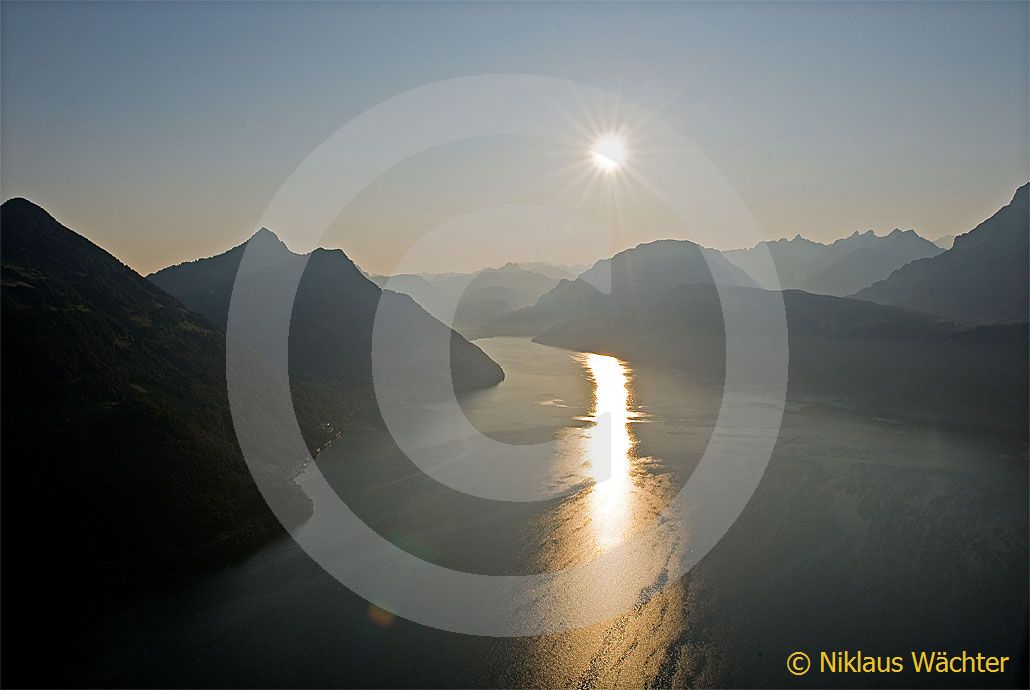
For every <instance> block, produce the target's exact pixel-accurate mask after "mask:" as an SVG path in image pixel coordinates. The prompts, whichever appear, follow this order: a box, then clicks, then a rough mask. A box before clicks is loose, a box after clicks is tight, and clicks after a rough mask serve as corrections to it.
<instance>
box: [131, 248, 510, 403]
mask: <svg viewBox="0 0 1030 690" xmlns="http://www.w3.org/2000/svg"><path fill="white" fill-rule="evenodd" d="M250 243H253V244H250ZM248 245H249V246H250V247H251V248H252V251H253V252H254V255H255V258H256V260H255V263H254V264H253V270H254V271H256V272H258V275H257V276H256V277H255V279H254V280H252V281H248V285H249V288H250V289H252V290H256V291H257V293H256V294H255V295H253V297H254V299H253V301H252V302H253V303H254V304H260V305H265V304H272V303H274V302H275V301H276V300H277V299H279V297H278V296H279V295H281V294H285V285H286V284H287V283H288V276H289V274H290V273H291V272H292V271H293V270H299V267H301V266H303V269H304V273H303V276H302V278H301V280H300V284H299V286H298V287H297V294H296V300H295V301H294V303H293V311H292V319H291V323H290V347H289V358H290V373H291V379H292V380H293V381H294V383H295V384H296V383H297V382H298V381H300V382H302V383H303V384H305V385H306V386H307V388H308V389H309V390H312V391H315V392H317V397H318V399H319V401H320V404H321V405H322V406H324V407H326V408H328V409H331V410H338V409H341V407H342V408H344V409H346V408H349V407H350V406H351V404H350V403H351V401H353V400H364V401H365V404H366V405H367V406H372V405H373V404H374V399H373V397H372V361H371V355H372V327H373V322H374V319H375V315H376V309H377V307H378V306H379V304H380V298H382V299H383V300H386V305H385V306H389V307H392V308H394V309H395V313H396V314H397V315H398V316H399V319H400V322H401V323H400V324H399V325H398V328H400V334H399V337H398V339H397V340H396V341H394V342H392V343H391V344H390V349H391V350H392V351H393V350H395V348H400V349H402V350H403V353H402V354H403V356H399V357H398V358H397V359H398V360H399V362H401V363H400V364H399V366H404V367H409V368H410V369H411V371H412V372H421V373H423V374H424V375H423V376H420V377H419V381H420V385H419V386H417V387H413V388H412V389H411V390H407V391H398V393H399V394H401V395H407V396H414V397H431V396H433V395H437V394H439V393H440V392H443V390H444V388H445V387H446V386H451V385H453V387H454V389H455V390H459V391H461V390H470V389H475V388H483V387H487V386H492V385H494V384H496V383H498V382H499V381H501V380H502V379H503V378H504V373H503V372H502V371H501V369H500V367H498V366H497V365H496V364H495V363H494V362H493V361H491V360H490V358H489V357H487V356H486V355H485V354H483V352H482V351H481V350H480V349H479V348H478V347H476V346H475V345H473V344H471V343H469V342H468V341H467V340H465V339H464V338H462V337H461V336H460V335H458V334H457V333H454V332H453V331H450V336H449V337H450V340H451V368H452V373H453V382H452V380H451V378H450V377H449V376H448V372H431V373H432V374H434V375H435V374H438V375H435V376H434V377H433V378H432V381H431V385H429V386H427V385H425V382H426V380H427V375H426V373H425V372H424V371H423V362H424V361H425V359H426V357H427V356H428V353H427V351H426V347H425V343H426V341H427V340H430V339H432V338H433V336H434V335H437V334H440V333H442V332H445V331H447V330H448V329H447V327H446V326H444V325H443V324H442V323H440V322H439V321H437V320H436V319H434V318H433V317H432V316H430V315H429V314H427V313H426V312H425V310H424V309H422V308H421V307H420V306H419V305H418V304H416V303H415V302H414V301H413V300H412V299H411V298H410V297H408V296H407V295H401V294H398V293H395V292H391V291H383V290H381V289H380V288H379V287H378V286H377V285H375V284H374V283H373V282H372V281H370V280H369V279H368V278H366V277H365V276H364V275H363V274H362V273H361V271H360V270H359V269H358V268H357V267H356V266H355V265H354V263H353V262H352V261H351V260H350V259H349V258H348V257H347V255H346V254H344V253H343V252H342V251H340V250H339V249H333V250H329V249H316V250H315V251H314V252H312V253H311V254H310V255H307V256H304V255H299V254H294V253H293V252H291V251H290V250H289V249H287V247H286V245H284V244H283V243H282V242H281V241H280V240H279V239H278V238H277V237H276V236H275V235H274V234H273V233H271V232H270V231H268V230H266V229H262V230H260V231H258V232H257V233H256V234H255V235H254V236H253V237H252V238H251V239H250V240H249V241H248V243H245V244H242V245H239V246H238V247H234V248H233V249H230V250H229V251H227V252H225V253H223V254H219V255H218V256H214V257H211V258H206V259H198V260H196V261H192V262H188V263H184V264H179V265H177V266H172V267H170V268H166V269H164V270H161V271H158V272H157V273H154V274H152V275H151V276H149V279H150V280H151V281H153V282H154V283H155V284H156V285H158V286H160V287H162V288H164V289H166V290H168V291H169V292H170V293H172V294H173V295H175V296H176V297H178V298H179V299H181V300H182V301H183V303H185V304H186V305H187V306H189V307H191V308H193V309H196V310H197V311H199V312H201V313H203V314H205V315H206V316H208V317H209V318H211V319H212V320H213V321H214V322H215V323H217V324H219V326H221V327H223V328H224V326H225V323H226V320H227V318H228V311H229V299H230V297H231V295H232V290H233V285H234V283H235V281H236V273H237V270H238V269H239V266H240V261H241V259H242V258H243V252H244V251H245V250H246V249H247V248H248ZM304 262H306V265H305V263H304ZM238 316H239V318H240V320H241V324H244V325H245V324H247V323H255V324H259V323H261V322H262V319H264V318H265V316H266V315H265V313H264V307H260V308H257V309H256V310H255V311H254V312H253V313H240V314H239V315H238ZM250 345H251V346H252V347H254V348H255V349H257V350H258V351H259V352H260V351H263V348H262V345H261V344H260V343H250ZM294 388H295V394H296V385H295V386H294ZM337 416H339V415H337ZM327 421H328V422H331V421H332V417H330V418H328V419H327Z"/></svg>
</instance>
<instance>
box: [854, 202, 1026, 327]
mask: <svg viewBox="0 0 1030 690" xmlns="http://www.w3.org/2000/svg"><path fill="white" fill-rule="evenodd" d="M1028 196H1030V192H1028V185H1023V186H1022V187H1020V188H1019V189H1018V190H1016V193H1015V195H1014V196H1013V198H1012V201H1011V202H1010V203H1009V204H1008V205H1007V206H1005V207H1004V208H1002V209H1001V210H999V211H998V212H997V213H995V214H994V215H993V216H991V217H990V218H988V219H987V220H985V221H984V222H983V223H981V224H980V225H978V226H976V227H975V228H973V229H972V230H971V231H969V232H967V233H966V234H964V235H960V236H958V237H956V238H955V243H954V246H952V248H951V249H949V250H948V251H946V252H944V253H942V254H940V255H938V256H934V257H933V258H929V259H923V260H921V261H914V262H912V263H910V264H908V265H907V266H904V267H902V268H900V269H898V270H897V271H896V272H894V273H892V274H891V275H890V277H888V278H887V279H886V280H883V281H881V282H878V283H876V284H875V285H872V286H870V287H868V288H865V289H864V290H860V291H858V292H856V293H855V297H857V298H858V299H865V300H869V301H871V302H878V303H880V304H893V305H897V306H902V307H907V308H909V309H916V310H919V311H925V312H928V313H930V314H939V315H940V316H945V317H948V318H952V319H959V320H962V321H968V322H971V323H1001V322H1024V321H1027V318H1028V317H1027V306H1028V305H1027V256H1028V253H1027V250H1028V244H1027V233H1028V228H1030V214H1028V203H1027V201H1028Z"/></svg>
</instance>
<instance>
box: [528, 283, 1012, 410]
mask: <svg viewBox="0 0 1030 690" xmlns="http://www.w3.org/2000/svg"><path fill="white" fill-rule="evenodd" d="M782 296H783V306H784V309H785V314H786V319H787V331H788V347H789V358H790V360H789V375H788V379H789V380H788V398H789V399H792V400H812V401H819V402H823V403H827V404H831V405H835V406H840V407H846V408H852V409H858V410H861V411H865V412H868V413H871V414H875V415H881V416H894V417H899V418H911V419H924V420H930V421H937V422H941V421H946V422H950V423H955V424H960V425H966V424H969V425H984V426H1005V427H1011V428H1021V427H1022V426H1023V425H1025V422H1026V416H1027V383H1026V382H1027V375H1028V367H1027V344H1028V341H1027V325H1026V324H1018V325H1010V326H1001V327H980V328H971V327H970V326H969V325H968V324H963V323H960V322H954V321H949V320H946V319H941V318H939V317H935V316H931V315H927V314H921V313H919V312H913V311H909V310H906V309H900V308H897V307H887V306H881V305H876V304H872V303H869V302H863V301H861V300H854V299H846V298H839V297H832V296H825V295H812V294H809V293H806V292H802V291H799V290H787V291H785V292H784V293H782ZM721 297H722V298H723V299H728V300H733V301H735V302H736V303H737V304H738V305H742V306H743V307H744V308H746V309H749V310H752V311H753V312H754V313H755V314H756V318H755V319H754V321H753V323H749V324H744V328H745V332H744V333H742V334H739V335H740V337H744V338H749V339H753V338H762V337H764V333H763V332H762V327H761V323H762V319H761V315H762V314H767V313H774V312H773V311H772V310H774V309H775V308H776V302H777V299H778V294H777V293H774V292H768V291H764V290H756V289H748V288H725V289H724V291H723V293H722V295H721ZM722 313H723V312H722V303H721V302H720V294H719V293H718V292H716V290H715V288H714V287H713V286H711V285H682V286H679V287H677V288H675V289H673V290H671V291H670V292H669V294H668V295H667V297H666V299H665V300H664V301H663V302H662V303H661V304H659V305H656V306H654V307H652V308H650V309H647V310H643V311H635V312H630V311H609V312H607V313H603V314H589V315H584V316H583V317H582V318H579V319H572V320H568V321H565V322H562V323H559V324H557V325H553V326H552V327H550V328H549V329H548V330H546V331H544V332H543V333H541V334H540V335H539V336H537V337H536V338H535V339H534V340H536V341H537V342H540V343H543V344H546V345H556V346H559V347H565V348H568V349H572V350H583V351H590V352H601V353H608V354H614V355H617V356H620V357H625V358H627V359H629V360H630V361H631V362H632V363H633V364H634V365H635V366H643V367H648V366H657V367H662V368H664V369H666V370H668V371H669V372H670V373H672V372H675V373H676V375H678V376H685V377H689V378H695V379H699V380H704V381H708V382H710V383H712V384H713V385H716V386H721V385H722V380H723V377H724V375H725V362H726V360H725V352H726V338H725V333H724V325H723V317H722Z"/></svg>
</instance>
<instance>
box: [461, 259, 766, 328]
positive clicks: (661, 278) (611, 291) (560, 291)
mask: <svg viewBox="0 0 1030 690" xmlns="http://www.w3.org/2000/svg"><path fill="white" fill-rule="evenodd" d="M684 283H708V284H718V285H732V286H755V285H756V283H755V281H754V280H752V279H751V278H750V277H748V276H747V275H746V274H745V273H744V272H743V271H741V270H740V269H739V268H737V267H736V266H734V265H733V264H731V263H730V262H729V261H727V260H726V259H725V258H724V257H723V256H722V254H721V253H720V252H718V251H715V250H713V249H706V248H704V247H701V246H700V245H698V244H695V243H694V242H690V241H688V240H659V241H657V242H651V243H648V244H641V245H639V246H637V247H634V248H632V249H627V250H625V251H622V252H619V253H618V254H616V255H615V256H613V257H612V258H610V259H602V260H600V261H598V262H596V263H595V264H594V265H593V266H591V267H590V268H589V269H588V270H586V271H584V272H583V274H582V275H580V277H579V278H576V279H575V280H563V281H560V282H559V283H558V284H557V285H556V286H555V287H554V289H553V290H551V291H550V292H548V293H546V294H544V295H543V296H541V297H540V299H538V300H537V302H536V304H534V305H533V306H531V307H527V308H525V309H520V310H517V311H515V312H513V313H511V314H508V315H506V316H502V317H500V318H497V319H495V320H493V321H491V322H490V323H488V324H485V325H483V326H481V327H479V328H476V329H473V330H472V331H471V334H472V335H473V336H475V337H484V336H487V335H536V334H538V333H540V332H542V331H543V330H545V329H546V328H547V327H548V326H551V325H554V324H556V323H561V322H563V321H566V320H569V319H572V318H577V317H579V316H583V315H586V314H600V313H604V312H607V311H610V310H614V311H621V310H624V309H643V308H646V307H648V306H649V305H653V304H655V303H657V302H659V301H661V300H662V299H663V298H664V296H665V295H666V294H667V293H668V292H669V290H670V289H671V288H673V287H675V286H677V285H682V284H684Z"/></svg>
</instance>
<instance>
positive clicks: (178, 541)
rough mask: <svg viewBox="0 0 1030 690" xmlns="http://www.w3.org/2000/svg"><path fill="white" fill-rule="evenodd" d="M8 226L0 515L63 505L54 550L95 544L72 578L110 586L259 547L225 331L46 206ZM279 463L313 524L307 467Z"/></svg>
mask: <svg viewBox="0 0 1030 690" xmlns="http://www.w3.org/2000/svg"><path fill="white" fill-rule="evenodd" d="M2 214H3V215H2V237H3V244H2V256H3V290H4V299H3V359H4V364H5V366H4V370H5V376H4V382H3V393H4V399H5V403H8V404H5V405H4V408H3V421H4V424H5V426H6V427H7V429H9V430H13V429H17V430H18V433H17V434H13V433H11V434H5V435H4V437H3V444H4V451H5V452H4V461H5V462H4V464H5V479H6V480H7V481H5V482H4V488H5V501H4V510H5V513H7V512H8V510H10V514H11V515H12V516H16V515H17V512H16V511H17V510H18V509H19V507H20V508H28V510H29V513H30V514H33V515H35V516H36V518H34V519H38V518H39V517H40V516H42V514H43V512H45V511H40V510H39V509H38V508H35V507H29V506H27V505H26V504H27V503H31V502H34V501H37V500H38V499H39V498H40V497H41V496H43V495H48V496H49V498H48V499H47V500H48V501H51V500H57V499H56V498H55V494H57V495H60V497H61V498H60V500H61V501H63V502H64V503H63V505H64V506H65V508H67V510H65V511H64V513H65V514H66V515H77V516H79V519H77V520H74V521H71V522H70V523H63V522H62V523H60V524H52V525H46V527H47V528H49V529H53V530H54V533H52V534H48V538H51V539H55V540H60V542H62V543H65V542H67V543H68V544H71V545H75V544H83V545H88V546H86V548H88V549H89V550H90V552H91V554H92V556H93V557H91V558H89V559H87V560H86V561H83V562H80V563H78V564H77V565H76V568H77V569H79V570H80V571H81V570H83V569H86V570H89V569H91V568H95V569H96V570H97V571H98V572H103V573H104V577H110V576H111V574H110V573H108V572H106V571H107V569H108V568H113V567H115V566H116V564H117V567H119V568H123V567H124V566H125V563H124V561H126V560H128V559H129V554H135V556H134V557H133V558H135V559H139V560H141V561H143V562H146V563H153V567H161V568H171V567H176V568H187V567H189V566H190V564H191V562H192V561H203V560H205V559H206V558H207V557H208V556H209V555H210V556H211V557H212V558H214V559H217V558H218V557H219V556H220V555H223V554H224V553H225V552H226V551H238V550H245V549H246V548H248V547H249V546H252V545H254V544H255V543H258V542H260V541H262V540H264V539H265V538H267V537H268V535H269V534H271V533H272V532H274V531H275V522H276V521H275V519H274V518H273V517H272V516H271V515H269V514H268V512H267V510H265V508H264V502H263V501H262V499H261V497H260V496H259V495H258V493H257V490H256V488H255V487H254V485H253V482H252V480H251V478H250V472H249V471H248V469H247V467H246V466H245V465H244V463H243V460H242V457H241V455H240V453H239V450H238V448H237V446H236V443H235V434H234V432H233V429H232V424H231V419H230V417H229V409H228V403H227V399H226V392H225V362H224V349H225V345H224V336H223V335H222V334H221V332H220V330H219V329H218V328H217V327H215V326H214V325H213V324H211V323H210V322H209V321H208V320H207V319H205V318H203V317H202V316H199V315H197V314H194V313H192V312H190V311H189V310H187V309H186V308H185V307H184V306H183V305H182V304H181V303H180V302H179V301H178V300H176V299H174V298H173V297H171V296H169V295H168V294H167V293H165V292H164V291H163V290H160V289H159V288H157V287H156V286H154V285H153V284H152V283H150V282H148V281H147V280H145V279H144V278H142V277H141V276H139V275H138V274H137V273H135V272H134V271H133V270H132V269H130V268H128V267H127V266H125V265H123V264H122V263H121V262H119V261H118V260H117V259H115V258H114V257H113V256H111V255H110V254H108V253H107V252H105V251H104V250H102V249H100V248H99V247H97V246H96V245H94V244H92V243H91V242H89V240H87V239H85V238H83V237H81V236H80V235H77V234H75V233H74V232H72V231H71V230H69V229H68V228H66V227H64V226H63V225H61V224H60V223H58V222H57V221H56V220H54V219H53V218H52V217H51V216H50V215H49V214H47V213H46V211H44V210H43V209H41V208H40V207H38V206H36V205H34V204H32V203H30V202H28V201H26V200H24V199H12V200H10V201H8V202H6V203H4V205H3V207H2ZM44 459H45V460H44ZM38 460H44V462H45V465H46V468H47V469H46V470H44V471H41V470H40V467H39V465H38V463H37V461H38ZM274 460H275V461H274V462H270V464H269V472H273V473H274V472H278V473H280V474H281V477H282V480H283V481H282V485H283V489H284V491H289V492H296V494H297V506H298V510H297V513H298V515H300V516H302V515H304V514H306V511H307V503H306V498H303V497H302V494H300V492H299V491H297V490H295V488H294V487H293V485H292V482H291V481H290V480H289V477H290V476H291V474H292V472H293V471H294V470H295V469H296V466H297V465H298V464H299V463H300V461H301V459H300V458H296V459H294V462H291V461H290V459H274ZM277 468H278V469H277ZM22 475H25V476H22ZM7 489H11V492H10V496H8V495H7ZM127 518H131V524H129V525H124V524H120V522H121V521H122V520H125V519H127ZM5 522H6V524H8V525H11V524H16V521H12V522H7V521H5ZM127 528H128V529H127ZM108 531H110V534H107V532H108ZM80 532H81V533H80ZM69 537H71V538H69ZM76 552H77V549H76V548H74V547H71V553H68V554H66V557H69V558H72V559H73V560H74V558H75V557H76V555H80V554H77V553H76ZM124 574H125V575H127V576H129V575H130V573H128V572H125V573H124Z"/></svg>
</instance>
